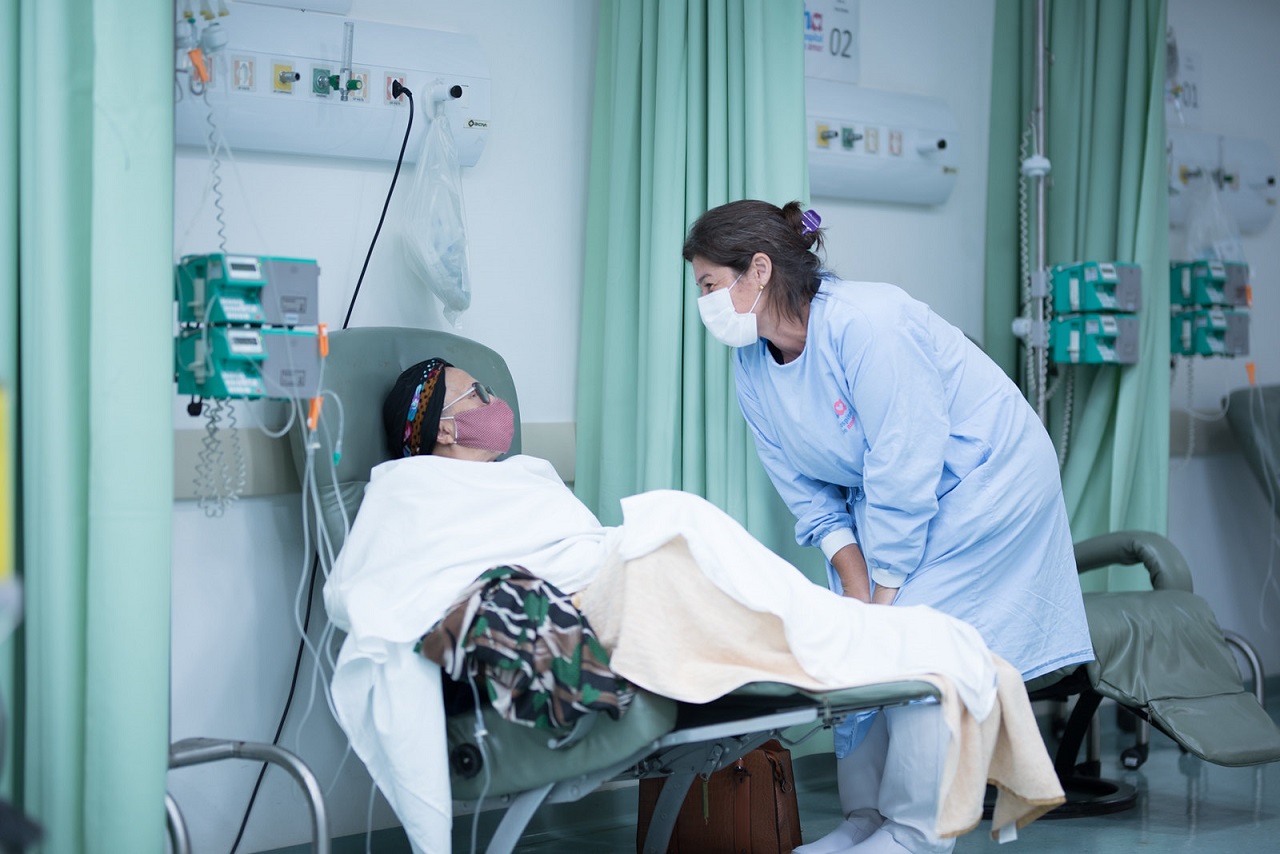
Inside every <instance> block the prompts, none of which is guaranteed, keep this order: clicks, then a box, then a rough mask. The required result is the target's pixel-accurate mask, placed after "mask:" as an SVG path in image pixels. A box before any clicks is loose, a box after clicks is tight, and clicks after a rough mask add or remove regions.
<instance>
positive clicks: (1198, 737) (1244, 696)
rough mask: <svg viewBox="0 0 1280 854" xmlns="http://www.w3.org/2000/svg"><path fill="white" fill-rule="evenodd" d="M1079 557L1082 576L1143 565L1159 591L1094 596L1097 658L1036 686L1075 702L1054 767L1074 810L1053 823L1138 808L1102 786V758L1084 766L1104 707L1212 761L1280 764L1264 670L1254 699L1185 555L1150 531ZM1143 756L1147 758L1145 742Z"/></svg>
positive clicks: (1092, 545)
mask: <svg viewBox="0 0 1280 854" xmlns="http://www.w3.org/2000/svg"><path fill="white" fill-rule="evenodd" d="M1075 551H1076V564H1077V568H1078V571H1079V572H1080V573H1082V574H1083V573H1086V572H1089V571H1091V570H1094V569H1099V568H1102V567H1106V566H1110V565H1113V564H1118V565H1135V564H1142V565H1143V566H1144V567H1145V568H1146V570H1147V572H1148V574H1149V575H1150V579H1151V586H1152V590H1150V591H1133V592H1116V593H1086V594H1085V596H1084V602H1085V613H1086V615H1087V617H1088V620H1089V634H1090V637H1091V638H1092V640H1093V648H1094V654H1095V656H1096V659H1095V660H1094V661H1092V662H1090V663H1088V664H1086V665H1082V666H1079V667H1074V668H1070V669H1069V670H1068V671H1067V672H1061V671H1058V672H1054V673H1051V674H1046V676H1044V677H1040V678H1038V679H1033V680H1031V681H1030V682H1028V683H1027V692H1028V694H1029V695H1030V697H1031V699H1032V700H1066V699H1068V698H1070V697H1073V696H1075V697H1076V703H1075V706H1074V708H1073V709H1072V712H1071V714H1070V717H1069V718H1068V719H1067V722H1066V726H1065V729H1064V730H1063V733H1062V736H1061V738H1060V740H1059V742H1058V748H1057V752H1056V755H1055V758H1054V767H1055V769H1056V771H1057V773H1058V778H1059V780H1060V781H1061V783H1062V786H1063V789H1064V790H1065V792H1066V795H1067V802H1066V803H1065V804H1063V805H1062V806H1060V807H1058V808H1057V809H1055V810H1053V811H1052V812H1050V813H1048V814H1047V815H1046V816H1045V818H1055V817H1056V818H1069V817H1073V816H1079V815H1097V814H1102V813H1108V812H1116V811H1119V810H1123V809H1127V808H1129V807H1130V806H1132V805H1133V804H1134V802H1135V800H1136V797H1137V793H1136V790H1135V789H1134V787H1132V786H1130V785H1129V784H1127V783H1123V782H1118V781H1112V780H1107V779H1104V778H1102V777H1101V768H1100V763H1099V761H1098V759H1097V755H1096V749H1095V750H1094V751H1091V752H1092V753H1093V755H1091V756H1090V758H1089V760H1088V761H1086V762H1084V763H1080V764H1077V758H1078V756H1079V752H1080V748H1081V746H1082V744H1083V743H1084V740H1085V738H1086V735H1087V734H1088V733H1089V732H1090V731H1091V723H1092V721H1093V719H1094V716H1095V713H1096V712H1097V710H1098V706H1099V704H1100V703H1101V702H1102V700H1103V698H1108V699H1111V700H1114V701H1115V702H1116V703H1118V704H1119V705H1121V706H1123V707H1125V708H1127V709H1129V710H1131V711H1133V712H1134V713H1135V714H1136V715H1137V716H1138V717H1139V718H1140V719H1141V721H1143V722H1144V723H1149V724H1150V725H1151V726H1154V727H1155V728H1156V729H1158V730H1159V731H1161V732H1163V733H1164V734H1166V735H1168V736H1169V737H1170V738H1172V739H1173V740H1174V742H1176V743H1177V744H1178V746H1179V747H1180V748H1181V749H1182V750H1184V751H1186V752H1189V753H1192V754H1194V755H1196V756H1198V757H1200V758H1201V759H1204V760H1207V761H1209V762H1213V763H1215V764H1218V765H1228V766H1241V765H1257V764H1262V763H1265V762H1274V761H1276V760H1277V759H1280V728H1277V726H1276V724H1275V722H1274V721H1272V720H1271V717H1270V716H1269V715H1268V714H1267V712H1266V710H1265V709H1264V708H1263V707H1262V704H1261V693H1260V692H1261V678H1262V674H1261V671H1260V669H1259V668H1257V666H1256V664H1255V672H1254V674H1253V675H1254V684H1255V691H1256V692H1257V693H1254V692H1250V691H1246V690H1245V687H1244V684H1243V682H1242V681H1241V677H1240V672H1239V669H1238V668H1237V666H1236V661H1235V657H1234V656H1233V654H1232V652H1231V650H1230V648H1229V647H1228V639H1227V638H1226V637H1225V636H1224V633H1223V631H1222V629H1221V628H1220V627H1219V626H1218V623H1217V620H1216V619H1215V618H1214V616H1213V612H1212V611H1211V610H1210V609H1209V605H1208V603H1206V602H1205V601H1204V600H1203V599H1201V598H1200V597H1199V596H1197V595H1196V594H1195V593H1194V592H1193V589H1192V582H1191V571H1190V569H1189V568H1188V566H1187V562H1186V560H1185V559H1184V558H1183V556H1182V554H1181V552H1179V551H1178V549H1177V547H1176V546H1174V545H1173V543H1171V542H1170V541H1169V540H1168V539H1166V538H1165V537H1162V536H1160V535H1159V534H1155V533H1152V532H1149V531H1119V532H1115V533H1110V534H1103V535H1101V536H1098V537H1094V538H1091V539H1088V540H1084V541H1082V542H1079V543H1077V544H1076V547H1075ZM1238 643H1239V642H1238V641H1237V644H1238ZM1246 649H1247V648H1246ZM1252 660H1253V661H1256V656H1254V657H1253V659H1252ZM1093 731H1094V732H1095V733H1096V729H1095V730H1093ZM1138 747H1139V748H1141V752H1142V756H1141V758H1142V759H1145V740H1144V739H1142V738H1141V736H1140V738H1139V745H1138ZM1126 753H1128V751H1126ZM1126 759H1127V757H1126ZM1125 764H1126V765H1129V766H1130V767H1133V764H1134V763H1132V762H1130V761H1126V762H1125ZM1137 764H1140V762H1139V763H1137Z"/></svg>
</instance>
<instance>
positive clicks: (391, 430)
mask: <svg viewBox="0 0 1280 854" xmlns="http://www.w3.org/2000/svg"><path fill="white" fill-rule="evenodd" d="M451 367H453V366H452V365H450V364H449V363H448V362H446V361H445V360H444V359H438V358H432V359H427V360H426V361H425V362H419V363H418V364H416V365H413V366H412V367H410V368H407V369H406V370H405V371H404V372H403V373H402V374H400V376H399V378H398V379H396V384H395V385H394V386H392V387H391V391H390V392H389V393H388V394H387V397H386V399H385V400H384V401H383V402H382V426H383V429H384V430H386V436H387V452H388V453H389V454H390V455H391V457H392V458H397V457H412V456H417V455H418V454H430V453H431V452H432V451H433V450H435V447H436V433H437V432H438V431H439V428H440V412H441V410H442V409H443V408H444V369H445V368H451Z"/></svg>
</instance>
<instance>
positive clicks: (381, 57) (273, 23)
mask: <svg viewBox="0 0 1280 854" xmlns="http://www.w3.org/2000/svg"><path fill="white" fill-rule="evenodd" d="M179 5H181V4H179ZM187 5H193V4H187ZM225 5H226V8H227V11H228V13H229V14H227V15H224V16H220V17H216V18H213V19H212V20H207V19H205V17H204V16H196V17H195V20H194V23H193V24H189V23H187V22H186V21H185V20H184V19H183V17H182V15H181V10H180V13H179V15H178V16H177V17H178V20H177V30H178V37H177V46H178V47H177V51H176V54H175V55H176V66H175V67H176V75H175V77H176V81H175V97H176V98H177V99H178V100H177V103H176V104H175V105H174V138H175V142H176V143H177V144H178V145H181V146H196V147H199V148H205V147H206V146H207V145H208V144H209V136H210V133H211V128H210V125H209V117H210V109H212V119H213V123H214V124H215V125H216V126H217V129H218V131H220V132H221V133H222V135H223V136H224V137H225V139H226V142H227V145H228V146H230V148H231V149H232V151H240V150H246V151H269V152H279V153H285V154H304V155H313V156H318V157H344V158H345V157H351V158H358V159H367V160H392V161H394V160H395V159H396V157H397V155H398V154H399V153H400V144H401V142H402V141H403V139H404V129H405V123H406V122H407V120H408V111H409V105H408V99H407V98H406V97H405V96H404V95H401V97H400V98H398V99H396V98H393V97H392V95H391V84H392V81H393V80H399V81H400V82H401V84H402V85H404V86H407V87H408V88H409V90H410V91H411V92H412V93H413V101H414V119H413V130H412V133H411V136H410V138H409V144H408V145H407V146H406V148H405V160H406V161H413V160H415V159H416V158H417V156H418V153H419V151H420V150H421V147H422V135H423V134H424V133H425V132H426V128H427V126H428V125H429V124H430V121H429V117H430V116H431V115H432V113H433V111H434V105H433V101H432V97H433V92H440V91H448V90H450V89H452V90H453V91H454V93H460V97H451V98H449V99H447V100H446V101H445V102H444V103H445V111H446V114H447V116H448V118H449V125H450V128H451V129H452V131H453V137H454V140H455V144H456V146H457V151H458V162H459V163H460V164H461V165H463V166H474V165H475V163H476V162H477V161H478V160H479V159H480V154H481V152H482V151H483V150H484V144H485V139H486V137H487V136H488V131H489V104H490V99H489V69H488V65H487V64H486V62H485V59H484V55H483V54H482V53H481V51H480V46H479V44H478V43H477V42H476V41H475V40H474V39H473V38H471V37H470V36H466V35H462V34H459V33H447V32H440V31H437V30H426V29H421V28H416V27H403V26H394V25H391V24H381V23H375V22H371V21H358V20H352V19H349V18H346V17H343V16H341V15H333V14H325V13H321V12H314V11H300V10H298V9H286V8H279V7H274V6H264V5H260V4H256V3H245V2H231V3H228V4H225ZM348 23H350V24H351V26H350V27H348V26H347V24H348ZM193 42H194V43H195V44H198V45H199V46H200V47H201V48H203V50H204V63H205V67H206V68H208V69H209V71H210V72H211V74H212V79H211V80H210V81H209V82H208V84H207V85H206V90H205V92H204V94H199V84H198V82H197V84H196V85H195V87H194V91H193V87H192V85H191V84H192V79H193V76H194V75H193V72H192V70H191V66H192V60H191V57H190V56H189V54H188V48H190V47H192V46H193V44H192V43H193ZM347 56H349V57H350V69H349V72H348V75H349V77H350V79H354V80H360V81H361V83H362V85H361V87H360V88H359V89H350V88H348V87H347V84H346V78H345V77H344V78H343V82H342V85H340V86H337V87H335V86H334V85H332V84H333V82H335V81H336V80H337V79H338V78H339V77H342V75H343V71H344V66H345V65H346V57H347ZM454 87H457V88H454ZM344 92H345V94H346V95H347V97H346V98H343V97H342V95H343V94H344Z"/></svg>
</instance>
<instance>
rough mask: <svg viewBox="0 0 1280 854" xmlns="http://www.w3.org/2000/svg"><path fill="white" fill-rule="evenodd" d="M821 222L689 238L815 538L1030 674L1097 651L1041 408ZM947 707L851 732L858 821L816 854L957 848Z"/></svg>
mask: <svg viewBox="0 0 1280 854" xmlns="http://www.w3.org/2000/svg"><path fill="white" fill-rule="evenodd" d="M819 222H820V220H819V218H818V216H817V215H816V214H815V213H814V212H813V211H804V212H802V211H801V207H800V205H799V203H797V202H791V203H790V204H788V205H786V206H785V207H783V208H778V207H776V206H775V205H772V204H769V203H768V202H763V201H753V200H744V201H738V202H731V203H729V204H726V205H723V206H721V207H718V208H714V209H712V210H709V211H707V212H706V213H705V214H703V215H702V217H700V218H699V219H698V221H697V222H696V223H694V225H693V228H692V229H691V230H690V231H689V235H688V238H687V239H686V241H685V244H684V258H685V260H686V261H690V262H692V264H693V274H694V280H695V282H696V284H697V286H698V289H699V291H700V293H701V296H700V298H699V300H698V309H699V312H700V313H701V315H702V320H703V323H704V324H705V325H706V327H707V331H708V332H710V333H711V334H712V335H713V336H714V337H715V338H716V339H718V340H719V341H721V342H723V343H725V344H727V345H729V346H730V347H735V348H737V350H736V352H735V377H736V381H737V390H738V402H739V404H740V405H741V407H742V412H743V415H745V416H746V419H747V423H748V425H749V426H750V428H751V431H752V433H753V434H754V436H755V441H756V448H757V450H758V452H759V454H760V459H761V461H762V462H763V463H764V466H765V469H766V470H767V471H768V472H769V476H770V477H771V478H772V480H773V483H774V485H775V486H776V487H777V490H778V492H779V493H780V494H781V495H782V498H783V499H784V500H785V501H786V502H787V505H788V506H789V507H790V508H791V512H792V513H794V514H795V517H796V520H797V521H796V540H797V542H799V543H800V544H801V545H813V546H818V547H820V548H821V549H822V550H823V552H824V553H825V554H826V556H827V560H828V576H829V583H830V585H831V587H832V588H833V589H834V590H836V591H839V592H843V593H844V594H845V595H847V596H852V597H855V598H858V599H861V600H863V601H867V602H874V603H881V604H885V605H889V604H894V605H930V606H933V607H934V608H937V609H939V610H941V611H944V612H946V613H948V614H951V615H952V616H955V617H958V618H960V619H962V620H965V621H967V622H968V623H970V624H971V625H973V626H974V627H975V628H977V629H978V631H979V632H980V633H981V634H982V636H983V638H984V639H985V640H986V642H987V644H988V646H990V648H991V649H992V651H994V652H995V653H997V654H998V655H1000V656H1002V657H1003V658H1005V659H1006V660H1008V661H1009V662H1010V663H1011V664H1013V666H1014V667H1015V668H1017V669H1018V670H1019V671H1021V673H1022V677H1023V679H1024V680H1030V679H1033V678H1035V677H1037V676H1042V675H1044V674H1048V673H1051V672H1053V671H1056V670H1058V669H1060V668H1063V667H1066V666H1068V665H1075V664H1078V663H1080V662H1085V661H1089V660H1091V659H1092V658H1093V649H1092V645H1091V643H1090V640H1089V630H1088V624H1087V623H1086V621H1085V614H1084V603H1083V601H1082V599H1081V595H1080V584H1079V581H1078V579H1077V575H1076V566H1075V558H1074V553H1073V550H1072V543H1071V532H1070V530H1069V528H1068V526H1067V515H1066V507H1065V505H1064V503H1063V498H1062V486H1061V481H1060V479H1059V475H1058V467H1057V458H1056V455H1055V454H1054V450H1053V446H1052V444H1051V442H1050V441H1049V437H1048V435H1047V434H1046V433H1045V430H1044V428H1043V426H1042V425H1041V424H1040V422H1039V420H1038V419H1037V417H1036V415H1035V412H1034V411H1033V410H1032V409H1031V407H1030V406H1029V405H1028V404H1027V402H1026V400H1025V399H1024V398H1023V397H1022V395H1021V394H1020V392H1019V391H1018V388H1017V387H1016V386H1015V385H1014V384H1013V383H1012V382H1011V381H1010V380H1009V378H1008V377H1007V376H1006V375H1005V374H1004V372H1003V371H1001V369H1000V368H999V367H998V366H997V365H996V364H995V363H994V362H992V361H991V360H990V359H989V358H987V356H986V355H985V354H983V352H982V351H981V350H980V349H979V348H978V347H977V346H975V345H974V344H973V343H972V342H970V341H969V340H968V339H967V338H966V337H965V336H964V334H963V333H962V332H961V331H960V330H959V329H957V328H956V327H954V326H952V325H951V324H949V323H947V322H946V321H945V320H943V319H942V318H941V317H939V316H938V315H936V314H934V313H933V312H932V311H931V310H930V309H929V307H928V306H927V305H925V304H924V303H922V302H919V301H918V300H915V299H912V298H911V297H910V296H908V295H907V294H906V293H905V292H904V291H902V290H901V289H899V288H897V287H895V286H893V285H889V284H883V283H879V282H854V281H842V280H840V279H837V278H835V277H834V276H833V275H831V274H830V273H829V272H827V271H825V270H823V268H822V262H821V259H820V258H819V256H818V255H817V252H819V251H821V249H822V232H821V230H820V228H819ZM867 654H868V655H874V654H875V653H874V652H868V653H867ZM934 720H935V718H931V717H929V716H926V715H918V714H915V713H914V712H913V711H912V709H911V707H907V708H906V709H902V710H898V711H897V712H890V713H889V714H887V715H876V716H875V717H874V719H872V720H869V721H868V720H866V719H863V720H862V721H860V722H857V723H856V725H854V726H851V727H846V728H844V729H842V730H838V731H837V732H836V754H837V757H840V758H839V760H838V762H837V782H838V787H839V792H840V802H841V807H842V810H843V812H844V814H845V816H846V819H847V820H846V821H845V823H844V824H842V825H841V826H840V827H838V828H837V829H836V830H835V831H834V832H833V833H832V834H830V835H828V836H827V837H824V838H823V839H820V840H818V841H817V842H814V843H811V844H809V845H806V846H803V847H802V848H800V849H797V850H798V851H800V852H802V854H827V852H836V851H857V852H867V854H874V853H875V852H882V851H883V852H900V851H903V850H908V851H949V850H951V848H952V847H953V845H954V840H950V839H945V840H944V839H940V838H938V837H937V836H936V835H935V833H934V828H933V826H932V823H931V822H930V821H929V820H928V819H929V817H930V816H931V815H932V814H933V808H934V806H935V805H934V804H932V803H925V802H924V801H925V800H927V798H925V797H924V796H925V794H926V793H928V792H931V791H933V790H934V789H933V787H932V785H931V784H932V782H933V780H934V779H936V778H937V775H939V774H941V773H942V769H941V768H937V767H934V764H933V760H934V758H936V756H937V755H938V753H937V751H936V750H934V749H933V748H932V746H931V745H932V744H933V742H935V741H936V740H937V738H939V737H940V734H939V733H937V732H934V731H932V730H931V729H930V727H932V726H933V725H934ZM851 750H852V752H849V751H851Z"/></svg>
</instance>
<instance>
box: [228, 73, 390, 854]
mask: <svg viewBox="0 0 1280 854" xmlns="http://www.w3.org/2000/svg"><path fill="white" fill-rule="evenodd" d="M401 93H404V95H405V96H407V97H408V98H409V123H408V124H407V125H405V128H404V140H403V141H402V142H401V143H400V156H399V157H397V158H396V171H395V172H394V173H393V174H392V176H391V187H390V189H388V190H387V199H386V201H385V202H383V203H382V214H381V216H379V217H378V227H377V228H376V229H374V231H373V239H372V240H370V241H369V251H368V252H367V253H365V256H364V266H363V267H361V268H360V278H358V279H357V280H356V289H355V291H354V292H352V294H351V304H350V305H348V306H347V316H346V317H345V318H344V319H343V321H342V328H343V329H346V328H347V325H348V324H349V323H350V322H351V312H352V310H353V309H354V308H355V307H356V297H358V296H359V295H360V285H361V284H362V283H363V282H364V274H365V271H366V270H368V269H369V259H370V258H372V257H373V247H374V246H376V245H377V244H378V235H379V234H380V233H381V232H382V223H383V220H385V219H386V218H387V208H388V207H390V205H391V194H392V193H394V192H395V191H396V179H398V178H399V177H400V167H401V166H402V165H403V164H404V151H405V148H406V147H407V146H408V145H409V131H411V130H412V129H413V93H412V92H410V91H409V89H408V87H406V86H403V85H401V84H400V82H399V81H396V82H393V83H392V84H391V95H392V97H394V98H399V97H400V94H401ZM319 568H320V555H319V553H317V554H316V555H315V557H313V558H312V559H311V580H310V582H308V584H307V611H306V614H305V615H304V616H303V618H302V632H303V637H301V638H299V639H298V654H297V655H296V656H295V657H294V660H293V677H292V678H291V679H290V680H289V696H288V698H287V699H285V701H284V711H283V712H281V713H280V723H279V724H277V725H276V734H275V736H274V737H273V738H272V739H271V744H272V745H277V744H279V743H280V735H281V733H283V732H284V723H285V721H286V720H287V719H288V717H289V709H290V708H291V707H292V706H293V695H294V693H295V692H296V691H297V689H298V674H299V673H300V672H301V670H302V653H303V651H304V650H305V649H306V632H307V630H308V629H309V628H310V627H311V599H312V596H313V595H314V593H315V589H316V575H317V574H318V571H319ZM266 774H267V763H266V762H263V763H262V768H261V769H259V770H258V779H257V781H256V782H255V783H254V784H253V792H252V793H251V794H250V795H249V803H248V805H247V806H245V808H244V818H242V819H241V820H240V829H239V831H237V832H236V839H235V842H233V843H231V854H236V850H237V849H238V848H239V847H240V840H241V839H242V838H243V837H244V830H245V828H246V827H248V825H249V815H250V814H251V813H252V812H253V805H254V803H255V802H256V801H257V800H258V790H259V789H261V788H262V780H263V778H265V777H266Z"/></svg>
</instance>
